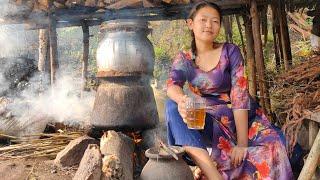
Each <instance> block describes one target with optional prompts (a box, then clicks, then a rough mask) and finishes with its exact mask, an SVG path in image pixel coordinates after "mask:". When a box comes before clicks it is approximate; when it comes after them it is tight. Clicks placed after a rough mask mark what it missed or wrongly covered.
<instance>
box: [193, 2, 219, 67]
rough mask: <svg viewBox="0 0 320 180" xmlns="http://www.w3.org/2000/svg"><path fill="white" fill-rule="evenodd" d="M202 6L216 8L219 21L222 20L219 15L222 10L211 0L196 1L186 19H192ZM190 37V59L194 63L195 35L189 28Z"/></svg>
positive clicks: (195, 53) (195, 52)
mask: <svg viewBox="0 0 320 180" xmlns="http://www.w3.org/2000/svg"><path fill="white" fill-rule="evenodd" d="M204 7H211V8H213V9H215V10H217V11H218V13H219V16H220V23H221V20H222V15H221V12H222V11H221V8H220V7H219V6H218V5H216V4H215V3H211V2H208V1H200V2H198V3H196V4H195V5H194V6H193V7H192V9H191V10H190V12H189V16H188V19H192V20H194V17H195V16H196V14H197V12H198V11H199V10H200V9H202V8H204ZM191 37H192V41H191V52H192V54H193V57H192V59H193V61H194V63H195V57H196V56H197V46H196V39H195V37H194V33H193V31H192V30H191Z"/></svg>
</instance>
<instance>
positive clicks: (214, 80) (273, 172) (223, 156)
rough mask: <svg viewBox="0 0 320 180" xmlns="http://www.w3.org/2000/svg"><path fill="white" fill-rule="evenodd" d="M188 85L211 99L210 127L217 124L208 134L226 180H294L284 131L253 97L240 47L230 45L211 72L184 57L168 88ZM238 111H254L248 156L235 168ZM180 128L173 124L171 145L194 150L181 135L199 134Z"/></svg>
mask: <svg viewBox="0 0 320 180" xmlns="http://www.w3.org/2000/svg"><path fill="white" fill-rule="evenodd" d="M185 82H188V87H189V89H190V90H191V92H193V93H195V94H197V95H200V96H202V97H205V98H206V99H207V102H208V104H209V108H208V109H207V118H206V122H207V121H208V118H209V121H212V122H210V123H212V124H213V125H212V127H211V128H210V131H211V132H210V133H212V134H209V135H208V136H211V137H210V140H211V141H212V142H211V145H212V152H211V157H212V159H213V160H214V161H215V162H217V164H218V166H217V167H218V170H219V171H220V172H221V174H222V176H223V177H224V179H270V180H271V179H281V180H282V179H293V175H292V170H291V166H290V163H289V159H288V156H287V152H286V148H285V145H284V142H283V141H282V140H281V138H280V135H279V132H278V131H277V130H276V129H275V128H274V127H273V126H272V124H271V123H270V122H269V120H268V119H267V117H266V116H265V114H264V112H263V110H262V109H261V108H260V107H259V106H258V104H257V103H256V102H254V100H252V98H250V96H249V94H248V89H247V86H248V83H247V80H246V78H245V77H244V67H243V58H242V55H241V52H240V49H239V48H238V47H237V46H236V45H234V44H230V43H225V44H224V45H223V48H222V53H221V56H220V59H219V62H218V65H217V66H216V67H215V68H213V69H212V70H210V71H208V72H205V71H202V70H201V69H199V68H197V67H196V66H195V64H194V61H193V60H192V53H191V52H180V53H179V54H178V55H177V56H176V58H175V60H174V62H173V65H172V69H171V71H170V75H169V79H168V82H167V85H168V86H170V85H173V84H174V85H178V86H181V87H183V85H184V84H185ZM237 109H247V110H249V120H248V129H249V131H248V153H247V155H246V158H245V160H244V161H243V162H242V163H241V165H240V166H238V167H237V168H235V167H233V166H232V164H231V160H230V152H231V148H232V147H233V146H235V145H236V143H237V141H236V137H237V136H236V126H235V121H234V117H233V110H237ZM172 117H173V116H172ZM166 118H170V117H166ZM171 119H172V118H171ZM170 121H177V120H170ZM179 121H181V118H180V119H179ZM178 124H179V125H177V123H170V122H169V124H168V126H169V127H168V131H169V132H168V134H169V141H170V139H171V141H175V142H176V143H171V144H176V145H191V146H193V144H192V143H184V142H187V141H182V140H181V141H180V139H181V138H180V137H178V134H179V133H175V131H180V129H184V130H182V131H181V132H183V133H184V134H185V137H189V135H188V134H192V133H193V132H194V131H191V130H187V129H186V127H185V125H182V124H183V123H181V122H179V123H178ZM179 128H180V129H179ZM202 135H205V134H202ZM185 137H184V138H185ZM190 137H191V136H190ZM179 138H180V139H179ZM182 138H183V137H182ZM189 139H190V138H189ZM179 142H181V143H179ZM194 146H197V145H194ZM199 146H200V147H201V145H199Z"/></svg>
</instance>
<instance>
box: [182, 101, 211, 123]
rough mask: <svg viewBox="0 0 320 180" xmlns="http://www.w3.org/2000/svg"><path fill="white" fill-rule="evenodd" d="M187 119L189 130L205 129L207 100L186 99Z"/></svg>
mask: <svg viewBox="0 0 320 180" xmlns="http://www.w3.org/2000/svg"><path fill="white" fill-rule="evenodd" d="M186 110H187V117H186V122H187V126H188V128H189V129H203V128H204V125H205V118H206V100H205V99H204V98H202V97H188V98H187V99H186Z"/></svg>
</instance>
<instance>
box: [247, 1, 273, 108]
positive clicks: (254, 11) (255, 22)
mask: <svg viewBox="0 0 320 180" xmlns="http://www.w3.org/2000/svg"><path fill="white" fill-rule="evenodd" d="M250 14H251V17H252V31H253V41H254V51H255V60H256V65H257V72H258V77H259V78H258V82H259V90H260V102H261V106H262V108H263V109H264V110H265V111H266V112H269V110H270V104H269V103H268V102H267V101H268V97H269V93H268V86H267V83H266V78H265V74H264V73H265V67H264V57H263V50H262V41H261V32H260V20H259V15H258V8H257V2H256V0H251V1H250Z"/></svg>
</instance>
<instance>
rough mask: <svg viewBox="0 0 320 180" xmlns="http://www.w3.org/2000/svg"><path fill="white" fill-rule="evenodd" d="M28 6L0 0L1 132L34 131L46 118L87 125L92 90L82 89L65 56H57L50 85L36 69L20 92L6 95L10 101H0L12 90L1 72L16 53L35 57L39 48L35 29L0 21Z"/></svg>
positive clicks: (90, 108)
mask: <svg viewBox="0 0 320 180" xmlns="http://www.w3.org/2000/svg"><path fill="white" fill-rule="evenodd" d="M28 10H29V9H28V6H27V5H26V6H15V5H12V4H10V3H9V0H0V109H1V108H4V106H5V109H6V111H5V113H2V114H1V112H0V132H1V131H2V132H5V133H7V134H11V135H25V134H35V133H39V132H43V130H44V127H45V126H46V124H47V123H49V122H62V123H64V124H67V125H71V126H75V125H80V126H82V125H86V124H87V123H88V120H89V118H90V114H91V111H92V108H93V102H94V92H82V90H81V88H82V85H81V79H80V75H79V73H78V74H76V71H77V69H76V68H74V67H70V64H71V63H70V60H68V63H66V62H67V61H66V58H65V57H59V61H60V63H61V65H63V66H61V71H60V72H58V73H57V76H56V83H55V85H54V86H53V87H52V88H51V87H50V82H49V77H48V76H49V75H48V74H47V75H45V74H43V73H40V72H37V73H35V74H33V76H32V77H31V78H30V77H29V79H27V80H26V81H25V80H23V82H22V83H20V84H22V85H21V86H22V87H23V88H24V90H23V91H22V92H21V93H19V94H17V95H15V96H10V97H5V98H10V103H7V104H5V105H4V104H1V98H3V97H4V94H5V91H11V89H9V86H10V82H9V81H8V80H7V79H6V77H5V76H4V71H5V70H6V69H7V68H8V67H7V65H8V63H9V64H10V63H14V62H18V61H19V58H15V57H28V58H32V59H37V58H36V57H37V51H38V31H26V29H25V28H24V26H23V25H1V23H2V24H3V23H5V22H6V21H5V20H6V19H7V18H10V17H19V16H21V15H22V14H24V13H26V12H27V11H28ZM9 57H10V58H9ZM64 61H66V62H64ZM79 64H80V62H79ZM67 65H68V66H67ZM71 65H73V66H74V64H71ZM77 67H79V65H78V66H77ZM70 72H74V73H70ZM80 94H82V96H81V97H80Z"/></svg>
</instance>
